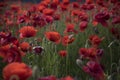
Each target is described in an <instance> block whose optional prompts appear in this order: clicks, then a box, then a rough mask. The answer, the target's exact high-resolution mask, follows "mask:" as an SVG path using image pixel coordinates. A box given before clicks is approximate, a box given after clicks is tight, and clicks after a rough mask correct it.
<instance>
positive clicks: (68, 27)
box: [64, 24, 77, 33]
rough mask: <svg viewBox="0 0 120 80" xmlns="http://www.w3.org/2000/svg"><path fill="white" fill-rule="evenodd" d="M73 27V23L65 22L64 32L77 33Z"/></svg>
mask: <svg viewBox="0 0 120 80" xmlns="http://www.w3.org/2000/svg"><path fill="white" fill-rule="evenodd" d="M74 28H75V26H74V24H67V25H66V29H65V31H64V32H65V33H67V32H74V33H77V31H76V30H75V29H74Z"/></svg>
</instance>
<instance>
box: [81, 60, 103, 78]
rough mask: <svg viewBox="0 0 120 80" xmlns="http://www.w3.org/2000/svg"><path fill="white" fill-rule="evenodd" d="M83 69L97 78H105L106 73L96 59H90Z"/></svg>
mask: <svg viewBox="0 0 120 80" xmlns="http://www.w3.org/2000/svg"><path fill="white" fill-rule="evenodd" d="M83 70H84V71H85V72H86V73H88V74H89V75H91V76H92V77H93V78H94V79H95V80H105V74H104V71H103V69H102V67H101V65H100V64H99V63H97V62H95V61H89V62H88V63H87V64H86V66H83Z"/></svg>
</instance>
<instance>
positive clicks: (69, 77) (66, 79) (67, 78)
mask: <svg viewBox="0 0 120 80" xmlns="http://www.w3.org/2000/svg"><path fill="white" fill-rule="evenodd" d="M60 80H74V79H73V78H72V77H71V76H66V77H64V78H62V79H60Z"/></svg>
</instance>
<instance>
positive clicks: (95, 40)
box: [89, 35, 104, 46]
mask: <svg viewBox="0 0 120 80" xmlns="http://www.w3.org/2000/svg"><path fill="white" fill-rule="evenodd" d="M103 39H104V38H99V37H98V36H97V35H92V36H90V37H89V40H90V42H91V43H92V45H93V46H98V45H99V44H100V43H101V41H102V40H103Z"/></svg>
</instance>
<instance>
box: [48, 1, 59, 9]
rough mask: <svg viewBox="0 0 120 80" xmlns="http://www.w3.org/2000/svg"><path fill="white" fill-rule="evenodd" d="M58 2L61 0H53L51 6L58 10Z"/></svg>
mask: <svg viewBox="0 0 120 80" xmlns="http://www.w3.org/2000/svg"><path fill="white" fill-rule="evenodd" d="M58 4H59V0H52V2H51V4H50V8H52V9H54V10H56V9H57V6H58Z"/></svg>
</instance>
